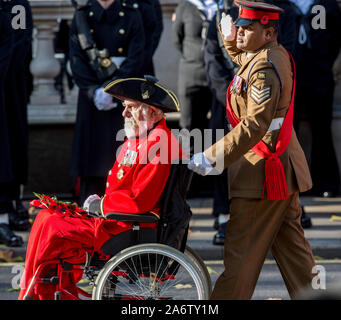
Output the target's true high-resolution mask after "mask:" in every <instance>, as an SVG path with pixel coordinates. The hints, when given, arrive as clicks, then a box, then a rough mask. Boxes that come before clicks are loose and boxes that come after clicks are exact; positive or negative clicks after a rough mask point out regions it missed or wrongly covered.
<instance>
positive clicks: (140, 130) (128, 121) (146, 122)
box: [124, 110, 154, 138]
mask: <svg viewBox="0 0 341 320" xmlns="http://www.w3.org/2000/svg"><path fill="white" fill-rule="evenodd" d="M142 114H143V120H140V122H139V125H137V123H136V122H135V120H134V118H133V117H130V118H125V119H124V131H125V134H126V136H127V137H128V138H136V137H143V136H144V135H145V134H146V133H147V131H148V130H150V129H151V128H152V127H153V125H154V122H153V120H152V119H150V118H149V117H148V116H147V114H146V112H144V110H143V111H142Z"/></svg>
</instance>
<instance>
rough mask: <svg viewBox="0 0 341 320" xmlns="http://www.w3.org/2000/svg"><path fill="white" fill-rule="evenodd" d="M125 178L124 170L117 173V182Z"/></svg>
mask: <svg viewBox="0 0 341 320" xmlns="http://www.w3.org/2000/svg"><path fill="white" fill-rule="evenodd" d="M123 176H124V170H123V169H122V168H121V169H120V170H118V172H117V175H116V177H117V180H121V179H122V178H123Z"/></svg>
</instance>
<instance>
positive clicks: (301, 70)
mask: <svg viewBox="0 0 341 320" xmlns="http://www.w3.org/2000/svg"><path fill="white" fill-rule="evenodd" d="M316 5H321V6H323V7H324V8H325V9H326V29H314V28H313V27H312V21H313V19H314V17H316V15H317V14H314V13H312V12H311V11H312V10H311V9H312V7H313V6H316ZM301 23H302V25H303V26H304V28H305V30H306V33H307V41H306V43H305V44H300V43H297V49H296V66H297V84H298V85H299V86H308V87H313V88H317V89H318V90H321V89H322V90H324V89H323V88H327V87H332V86H333V85H334V80H333V71H332V68H333V65H334V62H335V60H336V58H337V56H338V54H339V51H340V47H341V37H340V30H341V12H340V8H339V6H338V3H337V1H336V0H315V1H314V2H313V3H312V6H311V7H310V9H309V11H308V13H307V14H306V15H303V14H302V16H301Z"/></svg>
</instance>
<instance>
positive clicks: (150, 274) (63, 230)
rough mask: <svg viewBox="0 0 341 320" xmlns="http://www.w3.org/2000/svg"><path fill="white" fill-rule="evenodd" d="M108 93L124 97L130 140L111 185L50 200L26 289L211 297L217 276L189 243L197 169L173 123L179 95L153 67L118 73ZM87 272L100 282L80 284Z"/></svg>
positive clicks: (52, 294)
mask: <svg viewBox="0 0 341 320" xmlns="http://www.w3.org/2000/svg"><path fill="white" fill-rule="evenodd" d="M104 91H105V92H106V93H108V94H111V95H112V96H114V97H116V98H118V99H120V100H122V101H123V105H124V111H123V117H124V118H125V127H124V130H125V133H126V136H127V139H126V140H125V142H124V144H123V145H122V148H121V150H120V153H119V155H118V157H117V159H116V162H115V164H114V166H113V168H112V169H111V170H110V171H109V173H108V177H107V185H106V192H105V195H104V196H103V197H102V198H100V197H99V196H98V195H92V196H90V197H89V198H88V199H87V200H86V201H85V203H84V205H83V209H84V211H83V210H76V211H75V212H74V213H71V214H70V213H69V214H66V212H63V210H57V209H53V208H52V209H51V207H49V208H48V209H42V210H40V212H39V213H38V215H37V217H36V219H35V222H34V224H33V226H32V230H31V235H30V238H29V242H28V247H27V253H26V260H25V272H24V274H23V276H22V279H21V284H20V287H21V291H20V294H19V299H24V300H31V299H34V300H38V299H40V300H60V299H62V300H79V299H82V298H83V299H87V298H88V299H89V298H91V297H92V299H95V300H102V299H103V300H104V299H105V300H134V299H138V300H140V299H161V300H167V299H208V298H209V295H210V290H211V281H210V277H209V274H208V273H207V269H206V267H205V265H204V264H203V262H202V260H201V259H200V257H198V256H197V255H196V254H195V252H194V251H193V250H191V249H190V248H188V247H187V246H186V240H187V231H188V225H189V220H190V217H191V211H190V208H189V206H188V205H187V203H186V193H187V191H188V187H189V184H190V179H191V173H190V172H189V171H188V169H187V166H186V164H181V163H180V162H181V161H180V160H181V159H183V158H186V154H185V152H183V151H182V148H181V146H180V144H179V142H178V140H177V139H176V138H175V136H174V135H173V134H172V133H171V131H170V130H169V129H168V128H167V126H166V121H165V119H164V112H174V111H179V103H178V100H177V98H176V96H175V95H174V94H173V93H172V92H171V91H169V90H167V89H166V88H164V87H163V86H161V85H159V84H158V83H157V80H156V79H155V78H153V77H148V76H145V78H144V79H140V78H128V79H118V80H115V81H113V82H111V83H110V84H108V85H107V86H106V88H105V90H104ZM83 277H86V278H88V280H89V281H90V284H92V285H93V290H92V292H87V291H85V290H83V289H81V288H80V287H79V286H77V283H78V282H79V281H80V280H81V279H82V278H83Z"/></svg>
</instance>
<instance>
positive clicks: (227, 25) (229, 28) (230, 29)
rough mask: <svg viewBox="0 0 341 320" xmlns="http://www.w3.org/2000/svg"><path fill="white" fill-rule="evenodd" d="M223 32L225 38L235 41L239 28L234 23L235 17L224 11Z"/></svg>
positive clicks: (221, 21) (222, 19)
mask: <svg viewBox="0 0 341 320" xmlns="http://www.w3.org/2000/svg"><path fill="white" fill-rule="evenodd" d="M220 26H221V32H222V34H223V35H224V40H226V41H233V40H234V39H235V38H236V33H237V28H236V26H235V25H234V24H233V19H232V17H231V16H230V15H227V14H225V12H223V13H222V17H221V20H220Z"/></svg>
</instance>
